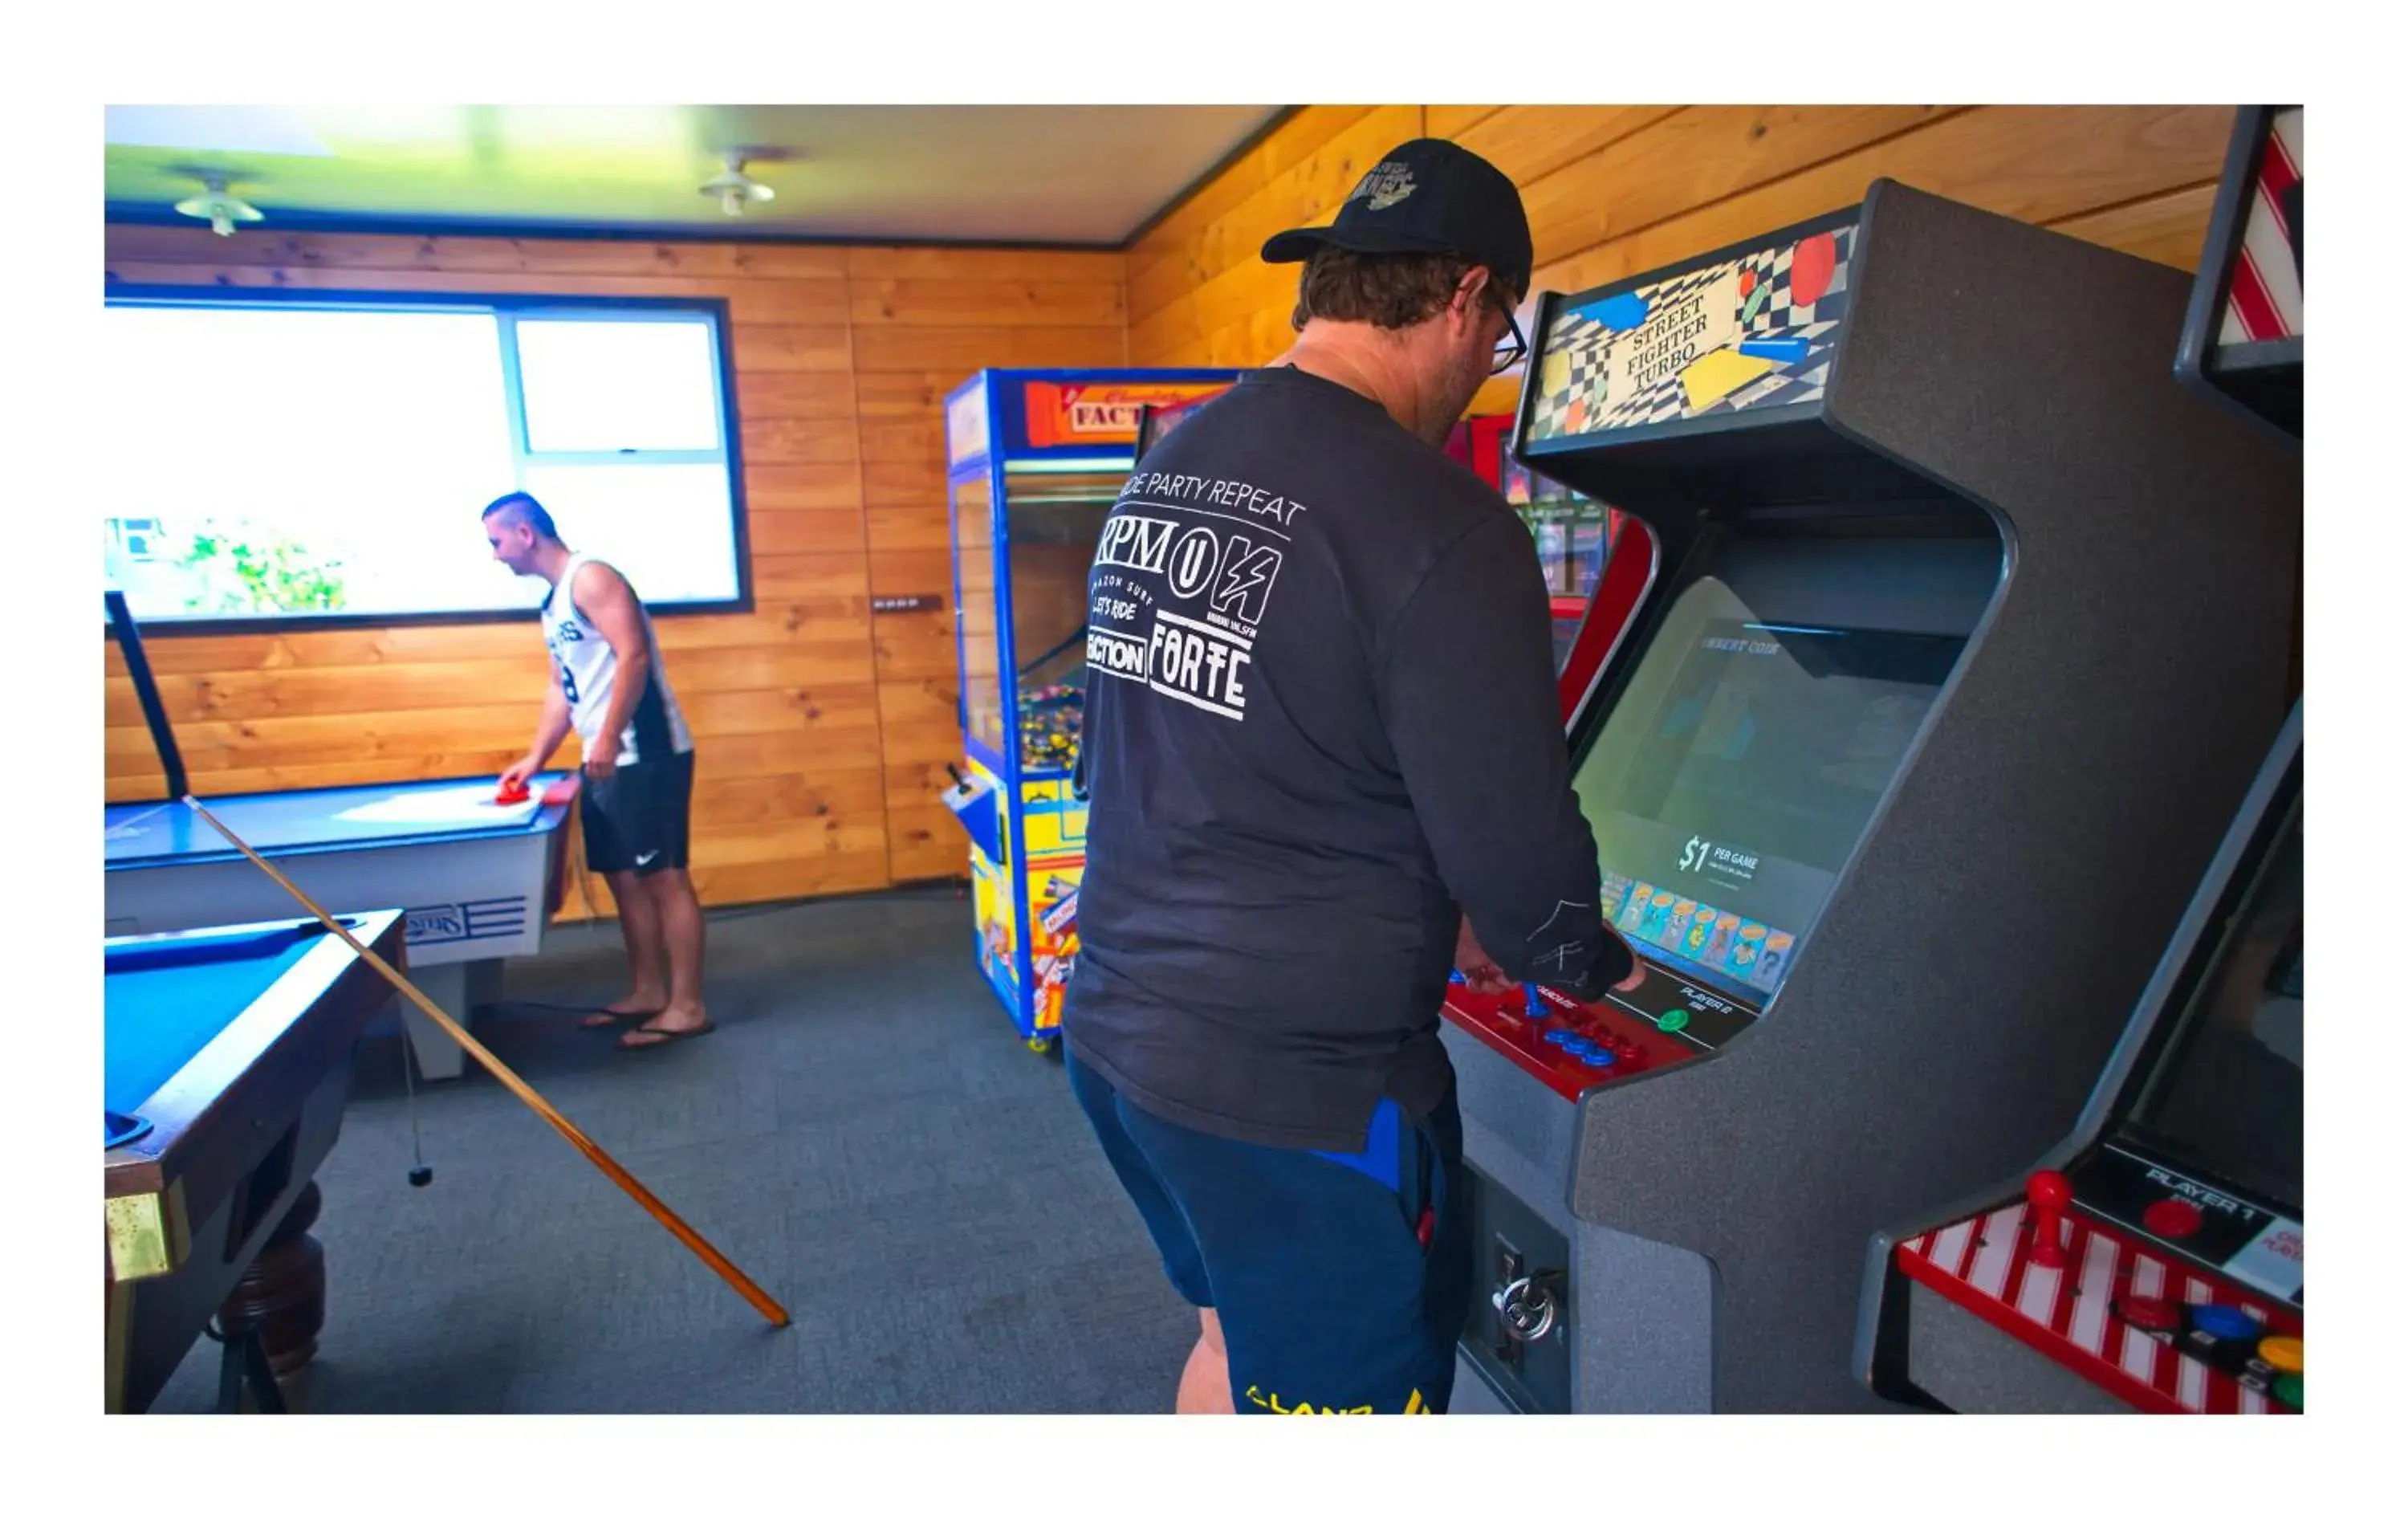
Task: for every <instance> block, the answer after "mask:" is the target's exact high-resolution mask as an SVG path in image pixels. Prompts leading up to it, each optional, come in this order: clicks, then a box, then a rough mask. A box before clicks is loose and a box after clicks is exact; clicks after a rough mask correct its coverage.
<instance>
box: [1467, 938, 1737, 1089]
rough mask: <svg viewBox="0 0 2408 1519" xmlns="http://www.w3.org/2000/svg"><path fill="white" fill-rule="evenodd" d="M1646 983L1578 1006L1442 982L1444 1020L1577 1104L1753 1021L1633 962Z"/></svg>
mask: <svg viewBox="0 0 2408 1519" xmlns="http://www.w3.org/2000/svg"><path fill="white" fill-rule="evenodd" d="M1640 963H1641V965H1642V966H1644V967H1646V971H1647V979H1646V980H1645V981H1644V982H1641V984H1640V985H1639V986H1638V987H1637V988H1636V989H1634V990H1632V991H1628V992H1613V993H1609V994H1608V995H1607V996H1606V998H1605V1000H1603V1001H1600V1002H1583V1001H1580V1000H1579V999H1577V998H1575V997H1571V996H1566V995H1564V994H1563V993H1561V992H1558V991H1555V990H1554V989H1553V988H1551V987H1545V986H1534V985H1528V984H1518V985H1515V986H1513V987H1512V988H1510V989H1508V990H1506V991H1502V992H1486V991H1481V990H1479V989H1477V988H1475V987H1473V986H1472V985H1471V984H1470V983H1469V982H1467V981H1466V980H1465V979H1464V977H1463V973H1462V972H1461V971H1457V972H1455V974H1454V975H1453V976H1451V977H1450V978H1449V980H1448V984H1447V989H1446V1013H1447V1016H1448V1017H1450V1018H1452V1019H1453V1020H1454V1021H1455V1024H1456V1025H1459V1026H1460V1027H1462V1028H1464V1029H1466V1030H1468V1031H1469V1033H1471V1034H1472V1035H1473V1036H1475V1037H1476V1038H1478V1039H1479V1040H1480V1041H1481V1042H1482V1043H1483V1044H1485V1045H1487V1046H1488V1047H1489V1048H1490V1049H1492V1050H1495V1051H1496V1052H1497V1053H1499V1054H1501V1055H1503V1056H1504V1057H1505V1058H1506V1059H1508V1060H1511V1061H1512V1062H1513V1063H1514V1064H1515V1065H1517V1066H1519V1067H1521V1068H1523V1069H1524V1070H1526V1071H1527V1072H1528V1073H1529V1074H1530V1075H1532V1076H1535V1077H1537V1078H1538V1079H1539V1080H1540V1081H1541V1082H1545V1083H1546V1084H1547V1086H1548V1087H1549V1088H1551V1089H1552V1090H1554V1091H1555V1093H1556V1094H1557V1095H1558V1096H1563V1097H1565V1098H1566V1099H1568V1100H1570V1101H1574V1102H1577V1101H1579V1100H1580V1096H1581V1094H1582V1093H1584V1092H1586V1091H1587V1090H1588V1089H1589V1088H1590V1087H1593V1086H1598V1085H1602V1084H1603V1083H1605V1082H1612V1081H1619V1080H1623V1079H1625V1078H1627V1077H1631V1076H1636V1075H1639V1074H1641V1072H1644V1071H1656V1070H1662V1069H1664V1068H1666V1067H1668V1066H1672V1065H1677V1064H1678V1063H1680V1062H1681V1061H1684V1060H1687V1059H1691V1058H1693V1057H1695V1056H1697V1055H1700V1054H1706V1053H1711V1052H1713V1051H1714V1050H1717V1049H1720V1048H1721V1047H1722V1046H1723V1044H1724V1043H1725V1042H1726V1041H1727V1040H1728V1039H1730V1038H1731V1036H1733V1035H1734V1034H1737V1033H1738V1032H1739V1031H1740V1030H1741V1029H1742V1028H1745V1027H1747V1026H1748V1025H1750V1024H1753V1023H1754V1022H1755V1021H1756V1012H1757V1010H1756V1009H1755V1008H1752V1007H1750V1006H1748V1005H1747V1004H1746V1003H1745V1002H1742V1001H1741V1000H1740V999H1738V998H1736V997H1733V996H1726V995H1724V994H1723V993H1721V992H1718V991H1715V990H1713V988H1711V987H1708V986H1706V985H1704V984H1702V983H1701V982H1696V981H1693V980H1690V979H1689V978H1687V977H1685V976H1682V975H1680V974H1678V973H1677V972H1674V971H1670V970H1667V969H1665V968H1664V967H1662V966H1660V965H1657V964H1656V963H1655V962H1654V961H1652V960H1649V959H1647V958H1645V957H1644V956H1643V955H1642V956H1641V961H1640Z"/></svg>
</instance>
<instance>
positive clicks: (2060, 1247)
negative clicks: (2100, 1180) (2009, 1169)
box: [2024, 1171, 2073, 1270]
mask: <svg viewBox="0 0 2408 1519" xmlns="http://www.w3.org/2000/svg"><path fill="white" fill-rule="evenodd" d="M2024 1196H2025V1197H2027V1198H2028V1199H2029V1200H2030V1202H2031V1211H2032V1230H2033V1233H2032V1253H2031V1259H2032V1264H2033V1265H2034V1266H2040V1267H2045V1268H2048V1269H2050V1270H2057V1269H2060V1268H2063V1267H2064V1265H2065V1210H2066V1207H2067V1205H2068V1204H2070V1203H2071V1202H2072V1201H2073V1185H2072V1183H2071V1182H2068V1181H2066V1179H2065V1173H2064V1172H2063V1171H2034V1172H2032V1176H2031V1180H2030V1181H2029V1182H2027V1183H2025V1186H2024Z"/></svg>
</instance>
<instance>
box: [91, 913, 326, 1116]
mask: <svg viewBox="0 0 2408 1519" xmlns="http://www.w3.org/2000/svg"><path fill="white" fill-rule="evenodd" d="M331 937H332V936H331V935H329V934H328V933H327V932H326V930H325V928H324V927H323V926H322V925H321V924H315V923H309V924H279V925H278V926H275V927H272V928H265V929H259V930H254V931H250V932H243V933H231V934H210V935H207V936H205V937H199V938H193V939H176V940H169V941H165V942H144V941H142V940H139V939H132V940H126V941H124V942H122V943H115V944H111V945H109V946H108V975H107V977H106V978H105V980H104V982H103V987H104V990H103V994H102V996H103V1003H102V1006H103V1020H104V1023H105V1025H106V1027H107V1035H106V1043H107V1050H108V1053H107V1055H106V1067H107V1072H108V1074H107V1077H106V1081H105V1085H106V1087H107V1091H108V1099H107V1100H108V1111H111V1112H119V1113H128V1114H130V1113H133V1112H134V1111H136V1110H137V1109H139V1108H140V1107H141V1106H142V1105H143V1104H144V1103H145V1102H148V1101H149V1100H150V1097H151V1096H152V1095H153V1094H154V1093H156V1092H157V1091H158V1090H159V1088H160V1087H162V1086H164V1085H165V1084H166V1082H168V1080H169V1079H170V1078H172V1077H173V1076H174V1075H175V1074H176V1073H177V1072H178V1071H179V1070H181V1069H183V1068H184V1067H185V1066H186V1065H187V1064H188V1063H190V1062H191V1060H192V1058H193V1056H194V1055H196V1054H198V1053H201V1051H202V1050H203V1049H204V1048H206V1047H207V1046H208V1042H209V1040H211V1039H215V1038H217V1037H218V1034H219V1033H220V1032H221V1031H222V1029H224V1028H225V1026H226V1025H228V1024H231V1023H233V1022H234V1021H235V1020H236V1018H239V1017H240V1016H242V1013H243V1011H244V1010H246V1009H248V1008H249V1007H250V1006H251V1004H252V1003H254V1002H256V1001H258V1000H259V997H260V996H261V994H262V993H264V992H265V991H266V990H267V989H268V988H269V987H271V986H273V985H275V984H276V982H278V981H279V979H281V978H282V977H283V975H284V973H285V972H286V971H288V970H291V969H292V968H293V967H294V966H295V965H297V964H299V963H300V961H301V958H302V956H304V955H306V954H308V953H309V952H310V951H311V950H313V949H315V948H317V947H318V946H319V945H320V944H322V943H324V942H325V941H326V940H327V939H330V938H331Z"/></svg>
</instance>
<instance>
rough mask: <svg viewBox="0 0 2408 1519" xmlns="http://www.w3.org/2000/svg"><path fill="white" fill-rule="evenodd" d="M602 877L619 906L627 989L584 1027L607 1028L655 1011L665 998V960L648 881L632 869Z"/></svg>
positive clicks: (664, 1004) (664, 1003) (656, 904)
mask: <svg viewBox="0 0 2408 1519" xmlns="http://www.w3.org/2000/svg"><path fill="white" fill-rule="evenodd" d="M602 879H603V880H605V881H609V884H610V899H611V900H612V901H613V902H615V903H617V904H618V908H619V932H620V934H621V936H622V937H624V939H626V941H627V984H628V988H629V990H628V992H627V995H626V996H623V997H621V998H620V999H619V1000H618V1001H616V1002H613V1003H611V1004H610V1005H609V1007H608V1008H606V1009H605V1010H603V1011H602V1012H599V1013H596V1014H595V1015H594V1016H593V1017H591V1018H588V1019H586V1020H585V1026H586V1027H588V1028H607V1027H609V1025H612V1024H613V1023H616V1022H617V1021H618V1020H619V1019H621V1018H624V1017H628V1016H630V1015H634V1014H650V1013H654V1012H657V1011H659V1010H661V1009H662V1008H664V1007H667V1005H668V1000H669V988H668V983H667V981H666V980H665V979H664V978H663V976H662V969H663V967H664V966H665V965H666V964H667V960H666V957H665V956H664V953H663V945H662V926H661V905H660V899H659V898H658V897H657V896H654V895H653V892H652V882H651V881H646V880H645V879H644V878H643V877H641V876H638V875H637V874H636V873H635V872H634V871H632V870H621V871H614V872H613V873H611V874H610V875H608V876H605V877H603V878H602Z"/></svg>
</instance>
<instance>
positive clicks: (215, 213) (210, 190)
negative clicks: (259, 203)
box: [176, 174, 265, 237]
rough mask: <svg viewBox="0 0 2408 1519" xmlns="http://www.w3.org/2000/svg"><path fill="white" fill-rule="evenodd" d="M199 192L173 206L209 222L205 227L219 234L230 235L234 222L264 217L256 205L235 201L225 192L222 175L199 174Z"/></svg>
mask: <svg viewBox="0 0 2408 1519" xmlns="http://www.w3.org/2000/svg"><path fill="white" fill-rule="evenodd" d="M201 185H202V191H201V193H199V194H197V195H194V196H193V198H192V199H190V200H179V201H178V202H177V203H176V209H178V210H179V211H181V212H183V213H184V214H185V215H186V216H190V217H197V218H199V219H200V220H201V221H204V222H208V224H209V230H210V231H211V232H214V233H216V234H217V235H218V236H221V237H231V236H234V224H235V223H236V222H258V221H263V220H265V218H264V217H263V216H262V214H261V212H260V210H259V208H258V207H256V206H253V205H251V204H250V203H249V202H247V201H242V200H237V199H236V198H235V197H234V196H232V195H229V194H227V193H226V181H225V176H224V175H222V174H204V175H202V176H201Z"/></svg>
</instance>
